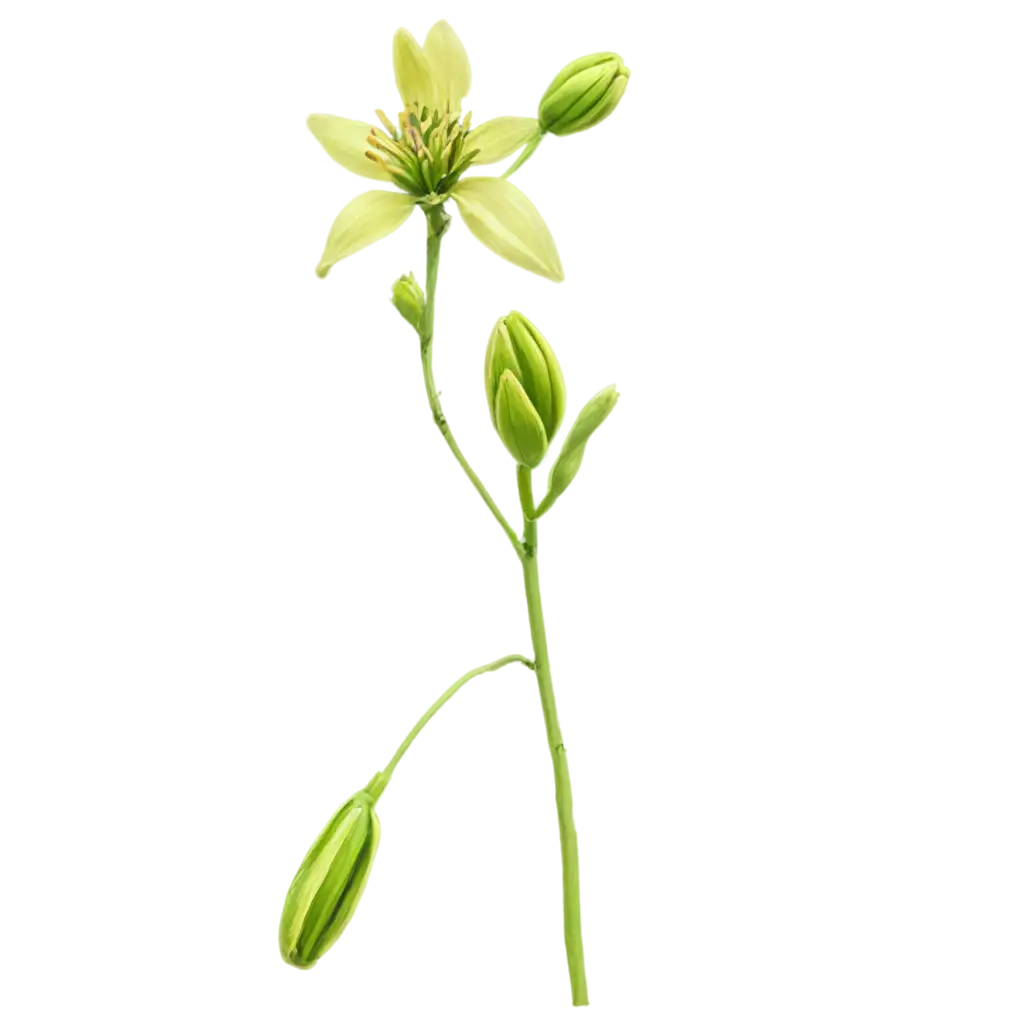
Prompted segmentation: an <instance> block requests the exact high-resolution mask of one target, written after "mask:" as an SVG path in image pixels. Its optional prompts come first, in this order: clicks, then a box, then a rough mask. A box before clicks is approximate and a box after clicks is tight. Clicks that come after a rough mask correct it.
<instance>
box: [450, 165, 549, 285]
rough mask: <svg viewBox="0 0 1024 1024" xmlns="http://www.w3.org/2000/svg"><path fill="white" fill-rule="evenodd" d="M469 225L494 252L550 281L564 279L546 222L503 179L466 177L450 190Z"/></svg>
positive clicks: (517, 191) (511, 185) (467, 225)
mask: <svg viewBox="0 0 1024 1024" xmlns="http://www.w3.org/2000/svg"><path fill="white" fill-rule="evenodd" d="M451 195H452V198H453V199H454V200H455V203H456V205H457V206H458V208H459V213H461V214H462V219H463V220H464V221H465V222H466V227H468V228H469V230H470V231H472V232H473V234H474V235H476V237H477V238H478V239H479V240H480V241H481V242H483V244H484V245H486V246H487V248H488V249H490V250H491V251H492V252H496V253H497V254H498V255H499V256H500V257H501V258H502V259H506V260H508V261H509V263H514V264H515V265H516V266H517V267H522V268H523V269H524V270H529V271H532V272H533V273H534V274H540V276H541V277H546V278H548V280H550V281H564V280H565V274H564V273H563V271H562V261H561V260H560V259H559V258H558V249H556V248H555V240H554V239H553V238H552V237H551V232H550V231H548V226H547V224H545V223H544V219H543V218H542V217H541V215H540V214H539V213H538V212H537V207H536V206H534V205H533V203H531V202H530V200H529V199H527V198H526V196H525V195H523V193H522V192H520V191H519V189H517V188H516V187H515V185H513V184H512V182H511V181H506V180H505V179H504V178H463V179H462V180H461V181H460V182H459V183H458V184H457V185H456V186H455V187H454V188H453V189H452V192H451Z"/></svg>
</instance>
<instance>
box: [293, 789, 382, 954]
mask: <svg viewBox="0 0 1024 1024" xmlns="http://www.w3.org/2000/svg"><path fill="white" fill-rule="evenodd" d="M376 781H377V779H376V777H375V779H374V782H376ZM367 790H371V792H367ZM372 790H373V783H371V784H370V785H369V786H368V787H367V789H366V790H360V791H359V792H358V793H356V794H355V796H353V797H351V798H350V799H349V800H347V801H346V802H345V803H343V804H342V805H341V807H339V808H338V810H337V811H335V813H334V817H332V818H331V820H330V821H329V822H328V823H327V827H326V828H325V829H324V830H323V832H321V833H320V835H319V836H318V837H317V840H316V842H315V843H313V845H312V846H311V847H310V848H309V852H308V853H307V854H306V858H305V860H303V862H302V864H301V866H300V867H299V870H298V871H297V872H296V873H295V878H293V879H292V884H291V887H290V888H289V889H288V895H287V896H286V897H285V899H284V910H282V911H281V927H280V929H279V931H278V942H279V944H280V946H281V956H282V957H284V959H285V960H286V961H287V962H288V963H290V964H292V965H293V966H294V967H300V968H303V969H306V968H309V967H313V966H314V965H315V964H316V962H317V960H319V959H320V957H322V956H323V955H324V953H326V952H327V950H329V949H330V948H331V946H332V945H334V943H335V941H336V940H337V938H338V936H339V935H341V933H342V932H343V931H344V930H345V926H346V925H347V924H348V923H349V921H350V920H351V919H352V915H353V914H354V913H355V911H356V907H357V906H358V905H359V897H360V896H362V895H363V889H364V888H366V880H367V879H368V878H369V876H370V867H371V866H372V864H373V858H374V855H375V854H376V852H377V843H378V842H379V841H380V822H379V821H378V820H377V812H376V811H375V810H374V804H375V803H376V801H377V797H376V795H375V794H374V792H373V791H372Z"/></svg>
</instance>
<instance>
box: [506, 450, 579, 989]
mask: <svg viewBox="0 0 1024 1024" xmlns="http://www.w3.org/2000/svg"><path fill="white" fill-rule="evenodd" d="M517 475H518V483H519V493H520V496H521V498H522V501H523V556H522V562H523V582H524V584H525V587H526V608H527V611H528V612H529V616H530V637H531V638H532V640H533V665H534V671H535V672H536V674H537V686H538V688H539V690H540V704H541V707H542V708H543V710H544V728H545V730H546V731H547V739H548V749H549V750H550V751H551V763H552V765H553V766H554V770H555V804H556V806H557V808H558V835H559V841H560V843H561V848H562V916H563V923H564V928H565V955H566V958H567V959H568V961H569V982H570V985H571V986H572V1004H573V1006H586V1005H587V1004H588V1002H589V1000H588V999H587V972H586V968H585V967H584V964H583V926H582V924H581V922H580V862H579V846H578V843H577V839H576V825H575V823H574V822H573V818H572V784H571V783H570V781H569V760H568V758H567V756H566V753H565V744H564V743H563V742H562V730H561V728H560V727H559V724H558V709H557V707H556V706H555V691H554V687H553V686H552V684H551V663H550V661H549V660H548V640H547V634H546V632H545V630H544V611H543V609H542V607H541V601H540V576H539V574H538V568H537V523H536V520H531V519H530V516H529V512H530V511H532V509H533V485H532V480H531V473H530V470H529V469H527V468H526V467H525V466H520V467H518V470H517Z"/></svg>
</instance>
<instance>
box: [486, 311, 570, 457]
mask: <svg viewBox="0 0 1024 1024" xmlns="http://www.w3.org/2000/svg"><path fill="white" fill-rule="evenodd" d="M484 382H485V384H486V386H487V405H488V408H489V409H490V411H491V423H493V424H494V429H495V430H496V431H497V432H498V437H500V438H501V440H502V443H503V444H504V445H505V447H506V448H507V449H508V450H509V452H510V453H511V455H512V457H513V458H514V459H515V460H516V462H518V463H519V464H520V465H522V466H529V467H530V469H533V468H534V467H535V466H537V465H538V464H539V463H540V461H541V459H543V458H544V453H545V452H546V451H547V450H548V444H549V443H550V442H551V439H552V438H553V437H554V436H555V432H556V431H557V430H558V427H559V425H560V424H561V422H562V417H563V416H565V380H564V379H563V377H562V369H561V367H560V366H559V365H558V360H557V359H556V358H555V353H554V352H552V351H551V346H550V345H549V344H548V343H547V341H546V340H545V338H544V335H543V334H541V333H540V331H538V330H537V328H536V327H534V326H533V324H531V323H530V321H529V320H527V319H526V317H525V316H523V314H522V313H516V312H512V313H509V315H508V316H503V317H501V319H499V320H498V322H497V323H496V324H495V325H494V330H493V331H491V339H490V341H489V342H488V343H487V355H486V356H485V358H484Z"/></svg>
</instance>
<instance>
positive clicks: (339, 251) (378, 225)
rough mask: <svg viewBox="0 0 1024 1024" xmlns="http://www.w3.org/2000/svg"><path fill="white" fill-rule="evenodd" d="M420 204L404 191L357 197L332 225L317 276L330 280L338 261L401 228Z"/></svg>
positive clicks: (368, 193) (318, 265) (371, 193)
mask: <svg viewBox="0 0 1024 1024" xmlns="http://www.w3.org/2000/svg"><path fill="white" fill-rule="evenodd" d="M415 205H416V199H415V197H413V196H409V195H406V194H405V193H404V192H378V191H375V192H364V193H363V194H362V195H361V196H356V198H355V199H353V200H352V202H351V203H349V204H348V206H346V207H345V209H344V210H342V211H341V213H339V214H338V216H337V217H336V218H335V221H334V223H333V224H332V225H331V231H330V234H329V235H328V236H327V244H326V245H325V246H324V254H323V256H321V257H320V262H319V263H318V264H317V266H316V276H317V277H326V276H327V271H329V270H330V269H331V267H333V266H334V264H335V263H337V262H338V260H343V259H344V258H345V257H346V256H351V255H352V253H354V252H359V250H360V249H365V248H366V247H367V246H368V245H372V244H373V243H374V242H379V241H380V240H381V239H382V238H384V237H386V236H387V235H390V234H391V232H392V231H395V230H396V229H398V228H400V227H401V226H402V225H403V224H404V223H405V222H406V221H407V220H408V219H409V214H410V213H412V211H413V207H415Z"/></svg>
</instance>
